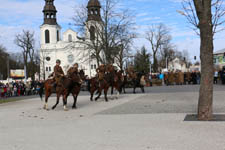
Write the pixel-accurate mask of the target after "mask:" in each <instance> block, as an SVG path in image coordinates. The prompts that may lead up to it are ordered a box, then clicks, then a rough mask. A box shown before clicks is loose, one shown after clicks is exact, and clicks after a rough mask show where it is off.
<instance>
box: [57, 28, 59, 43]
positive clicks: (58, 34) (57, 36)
mask: <svg viewBox="0 0 225 150" xmlns="http://www.w3.org/2000/svg"><path fill="white" fill-rule="evenodd" d="M57 41H59V30H57Z"/></svg>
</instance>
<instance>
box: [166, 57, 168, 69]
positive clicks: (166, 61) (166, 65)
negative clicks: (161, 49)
mask: <svg viewBox="0 0 225 150" xmlns="http://www.w3.org/2000/svg"><path fill="white" fill-rule="evenodd" d="M166 70H168V60H167V57H166Z"/></svg>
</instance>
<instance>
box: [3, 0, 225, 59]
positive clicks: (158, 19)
mask: <svg viewBox="0 0 225 150" xmlns="http://www.w3.org/2000/svg"><path fill="white" fill-rule="evenodd" d="M180 1H181V0H119V7H121V8H129V9H130V10H131V11H133V12H134V14H135V20H136V24H137V31H136V32H137V33H138V39H136V40H135V42H134V49H139V48H140V47H141V46H143V45H145V46H146V47H147V49H148V50H149V51H151V48H150V45H149V43H148V41H146V40H145V38H144V37H145V31H146V30H147V28H148V26H150V25H152V24H158V23H164V24H165V25H166V26H167V27H168V28H169V29H170V34H171V35H172V38H173V40H172V42H173V44H174V45H176V47H177V49H178V50H180V51H182V50H184V49H185V50H188V51H189V53H190V59H193V57H194V56H199V45H200V43H199V37H198V36H196V35H195V33H194V32H193V31H192V30H191V29H190V25H189V24H188V23H187V21H186V18H184V17H183V16H181V15H180V14H178V13H177V12H176V11H177V10H181V2H180ZM85 2H86V0H55V6H56V8H57V10H58V13H57V21H58V23H59V24H60V25H61V26H62V28H63V29H62V31H65V30H66V29H67V28H68V27H69V25H68V24H69V23H71V22H72V20H71V18H72V16H73V14H74V9H76V6H78V5H79V4H80V3H85ZM0 4H1V5H0V44H2V45H4V46H5V47H6V48H7V49H8V51H11V52H13V51H20V49H19V48H18V47H17V46H16V45H15V44H14V38H15V35H16V34H18V33H21V31H22V30H23V29H25V30H31V31H34V32H35V37H36V39H37V42H36V45H37V47H38V46H39V34H40V32H39V27H40V25H41V24H42V23H43V14H42V10H43V7H44V4H45V1H44V0H0ZM71 27H72V26H71ZM72 28H73V27H72ZM224 40H225V32H220V33H218V34H217V35H216V37H215V41H214V51H216V50H220V49H223V48H225V44H224Z"/></svg>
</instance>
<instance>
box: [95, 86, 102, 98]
mask: <svg viewBox="0 0 225 150" xmlns="http://www.w3.org/2000/svg"><path fill="white" fill-rule="evenodd" d="M97 92H98V96H97V97H96V98H95V101H97V100H98V99H99V97H100V96H101V95H102V88H101V87H100V88H99V89H98V91H97Z"/></svg>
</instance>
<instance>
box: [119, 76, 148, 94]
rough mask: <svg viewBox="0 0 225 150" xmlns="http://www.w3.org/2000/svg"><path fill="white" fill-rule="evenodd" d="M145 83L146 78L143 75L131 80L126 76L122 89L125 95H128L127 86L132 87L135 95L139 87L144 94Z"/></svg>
mask: <svg viewBox="0 0 225 150" xmlns="http://www.w3.org/2000/svg"><path fill="white" fill-rule="evenodd" d="M145 82H146V81H145V76H144V74H143V73H136V75H135V76H134V77H132V78H129V77H128V76H127V75H126V76H124V82H123V84H122V88H123V91H124V93H126V91H125V87H126V85H131V86H132V87H133V93H134V94H135V93H136V88H137V87H140V88H141V91H142V93H145V89H144V86H145Z"/></svg>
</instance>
